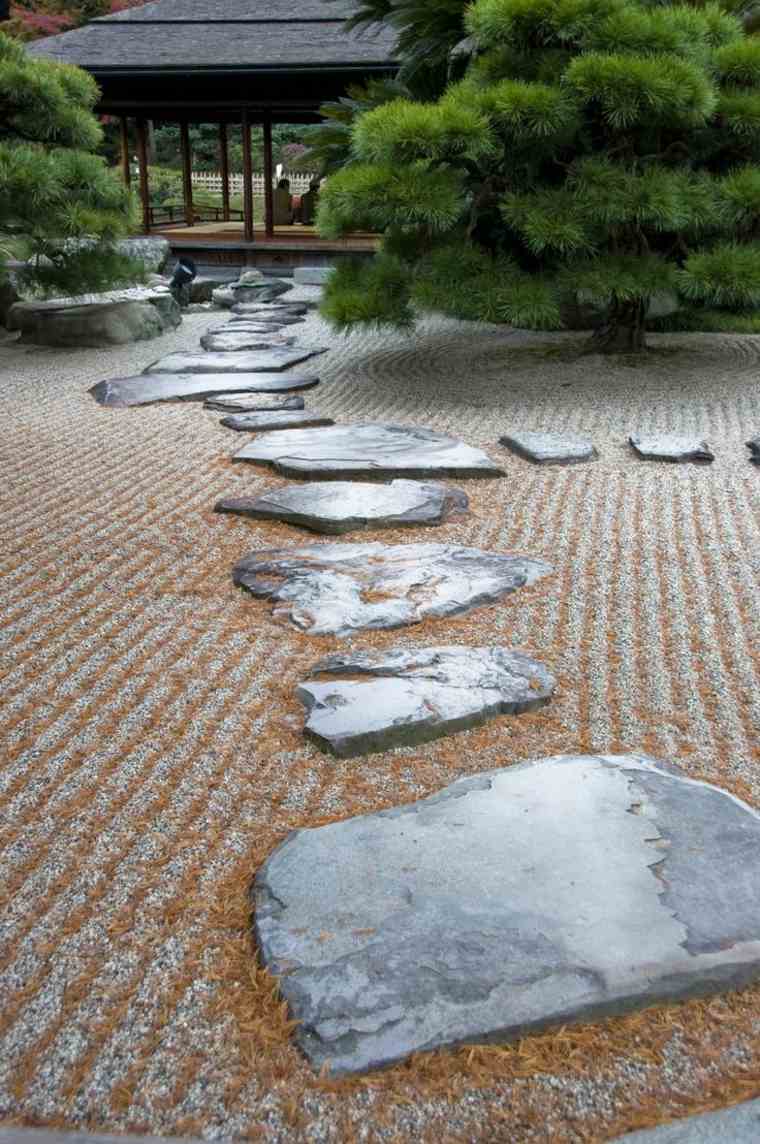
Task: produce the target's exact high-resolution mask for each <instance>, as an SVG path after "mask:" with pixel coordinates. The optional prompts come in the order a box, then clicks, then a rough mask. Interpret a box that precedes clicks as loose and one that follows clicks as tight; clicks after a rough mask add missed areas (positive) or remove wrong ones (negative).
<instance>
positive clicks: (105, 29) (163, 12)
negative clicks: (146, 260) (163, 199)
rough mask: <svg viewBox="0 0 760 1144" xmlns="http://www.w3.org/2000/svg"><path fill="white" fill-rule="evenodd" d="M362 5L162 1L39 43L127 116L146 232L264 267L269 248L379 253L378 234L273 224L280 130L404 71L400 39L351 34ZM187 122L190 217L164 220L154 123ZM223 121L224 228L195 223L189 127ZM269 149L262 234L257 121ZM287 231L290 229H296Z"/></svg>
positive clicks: (301, 254) (40, 50)
mask: <svg viewBox="0 0 760 1144" xmlns="http://www.w3.org/2000/svg"><path fill="white" fill-rule="evenodd" d="M353 8H354V0H154V2H153V3H149V4H146V5H144V6H143V7H139V8H131V9H125V10H124V11H122V12H119V13H117V14H116V15H113V16H105V17H101V18H99V19H96V20H92V21H90V22H89V23H88V24H86V25H84V26H83V27H82V28H77V29H75V30H73V31H70V32H63V33H61V34H60V35H57V36H49V37H47V38H46V39H43V40H38V41H36V42H35V43H33V44H31V45H30V47H29V51H30V52H31V53H32V54H33V55H36V56H43V57H45V58H47V59H53V60H60V61H61V62H64V63H71V64H77V65H78V66H79V67H82V68H84V69H85V70H86V71H88V72H90V74H91V75H92V76H93V77H94V78H95V80H96V81H97V83H98V85H99V86H100V89H101V92H102V98H101V101H100V104H99V107H98V110H99V112H100V113H101V114H104V115H109V116H113V117H116V118H118V119H119V121H120V123H121V141H122V170H123V174H124V178H125V180H126V181H127V182H129V181H130V178H131V168H130V146H129V141H130V134H131V131H132V125H133V129H134V138H135V140H136V152H137V171H138V184H139V187H138V189H139V195H140V201H141V204H142V220H143V230H144V232H145V233H151V232H153V233H155V232H156V231H157V230H159V231H162V232H163V233H165V234H166V235H167V237H169V238H170V240H171V241H172V243H173V244H174V243H176V244H178V245H181V248H182V249H183V250H188V248H189V247H192V248H194V249H195V252H196V253H198V254H200V256H201V257H202V258H203V259H204V261H222V262H223V261H230V262H234V261H242V262H256V261H259V260H260V257H261V255H262V254H266V255H269V256H272V255H276V254H277V252H278V251H279V258H276V259H275V260H276V261H290V262H299V261H304V260H305V259H306V260H308V259H309V258H313V255H314V254H315V253H322V255H323V256H324V255H325V254H327V252H328V251H330V252H333V251H335V252H338V251H341V252H346V251H350V252H352V253H353V252H354V251H357V250H365V249H373V248H374V241H373V240H372V238H371V236H356V239H355V240H343V241H341V242H340V243H329V242H326V241H325V240H322V239H319V238H318V237H317V236H316V234H315V232H314V230H313V228H309V227H289V228H279V227H278V228H275V226H274V215H273V175H274V172H273V162H272V125H273V124H275V123H291V124H292V123H314V122H318V121H319V114H318V109H319V106H320V104H321V103H323V102H325V100H330V99H337V98H338V97H339V96H341V95H343V94H344V93H345V91H346V89H347V87H348V86H349V85H350V84H352V83H357V82H359V83H360V82H365V81H367V80H369V79H371V78H373V77H382V76H391V75H394V74H395V72H396V64H395V62H394V59H393V55H394V46H395V39H394V35H393V33H392V32H390V31H387V30H384V29H381V30H380V32H378V33H375V32H374V31H373V32H372V34H368V33H365V34H360V33H357V32H351V33H349V32H347V31H346V30H345V23H344V22H345V19H346V17H347V16H348V15H350V13H351V11H352V10H353ZM151 121H160V122H164V123H165V122H170V123H171V122H174V123H177V124H179V127H180V144H181V156H182V184H183V200H184V220H183V222H182V225H181V226H179V227H178V226H170V227H167V226H166V225H165V224H161V223H159V224H156V223H155V220H154V219H153V216H152V211H151V204H150V182H149V166H148V153H149V147H148V124H149V122H151ZM193 123H216V124H218V129H219V170H220V172H221V175H222V204H221V210H220V217H219V221H218V223H217V224H215V225H212V226H211V227H208V226H198V225H197V214H196V212H195V210H194V207H193V183H192V177H191V175H192V154H191V148H190V137H189V128H190V125H191V124H193ZM230 124H239V125H240V127H241V130H242V142H243V148H242V150H243V211H242V221H240V222H238V223H237V224H236V223H235V222H234V221H232V212H231V210H230V189H229V157H228V140H227V135H228V127H229V125H230ZM256 124H260V125H261V127H262V133H263V144H264V219H263V229H262V230H257V229H256V228H255V226H254V209H253V168H252V151H251V127H252V125H256ZM288 232H289V233H288Z"/></svg>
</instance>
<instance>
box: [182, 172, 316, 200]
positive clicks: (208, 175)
mask: <svg viewBox="0 0 760 1144" xmlns="http://www.w3.org/2000/svg"><path fill="white" fill-rule="evenodd" d="M192 177H193V186H194V187H199V188H200V189H202V190H204V191H211V192H212V194H217V195H221V193H222V176H221V173H220V172H218V171H215V172H209V171H193V175H192ZM285 177H286V178H288V179H290V191H291V194H293V195H303V194H305V193H306V191H308V189H309V183H310V182H311V180H312V179H314V178H316V176H315V175H308V174H302V173H301V172H300V171H299V172H298V174H292V175H286V176H285ZM242 193H243V176H242V175H230V194H231V195H242ZM253 193H254V195H263V194H264V176H263V175H254V176H253Z"/></svg>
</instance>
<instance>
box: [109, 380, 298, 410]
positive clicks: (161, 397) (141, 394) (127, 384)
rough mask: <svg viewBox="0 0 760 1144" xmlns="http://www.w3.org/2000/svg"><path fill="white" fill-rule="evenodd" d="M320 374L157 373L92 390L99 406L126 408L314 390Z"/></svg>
mask: <svg viewBox="0 0 760 1144" xmlns="http://www.w3.org/2000/svg"><path fill="white" fill-rule="evenodd" d="M315 385H319V378H318V377H313V376H312V377H308V376H303V375H302V376H297V375H293V376H292V377H283V376H281V375H280V374H274V373H239V374H230V373H184V374H183V373H154V374H145V373H141V374H138V375H137V376H136V377H114V378H109V380H108V381H99V382H98V383H97V385H93V386H92V388H91V389H90V390H89V392H90V393H91V394H92V396H93V397H94V398H95V400H96V401H97V403H98V405H107V406H110V407H112V408H117V409H123V408H125V407H126V406H129V405H152V404H153V403H154V402H156V401H200V400H202V399H203V398H206V397H211V396H213V395H214V394H216V393H225V394H228V393H230V392H232V391H235V390H238V391H240V392H241V393H288V392H289V391H290V390H293V389H311V388H312V387H313V386H315Z"/></svg>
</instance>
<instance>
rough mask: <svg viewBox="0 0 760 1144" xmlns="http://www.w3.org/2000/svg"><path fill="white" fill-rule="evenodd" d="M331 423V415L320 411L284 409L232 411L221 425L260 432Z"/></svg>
mask: <svg viewBox="0 0 760 1144" xmlns="http://www.w3.org/2000/svg"><path fill="white" fill-rule="evenodd" d="M332 424H333V419H332V417H323V416H322V414H321V413H317V412H316V411H315V410H313V409H311V410H309V411H304V410H301V411H300V412H299V411H297V410H296V411H294V412H293V413H288V412H287V411H286V410H281V411H280V412H271V413H268V412H261V413H260V412H255V413H233V414H231V415H230V416H229V417H223V418H222V425H224V426H225V428H227V429H237V430H239V431H240V432H241V433H260V432H262V431H266V430H268V429H292V428H294V427H298V426H303V425H332Z"/></svg>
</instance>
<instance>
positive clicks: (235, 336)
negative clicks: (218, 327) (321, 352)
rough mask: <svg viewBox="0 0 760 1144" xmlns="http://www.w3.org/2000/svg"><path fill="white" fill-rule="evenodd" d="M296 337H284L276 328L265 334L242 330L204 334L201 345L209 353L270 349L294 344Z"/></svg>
mask: <svg viewBox="0 0 760 1144" xmlns="http://www.w3.org/2000/svg"><path fill="white" fill-rule="evenodd" d="M295 340H296V339H295V338H294V337H293V338H288V337H283V336H282V334H278V333H277V332H276V331H275V330H268V331H267V332H266V333H263V334H254V333H250V332H249V331H247V330H241V331H240V332H239V333H238V332H237V331H235V332H233V333H223V334H204V335H203V337H202V338H201V345H202V347H203V349H204V350H207V351H208V352H209V353H240V352H241V351H243V350H270V349H273V348H276V347H279V346H292V344H293V342H294V341H295Z"/></svg>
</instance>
